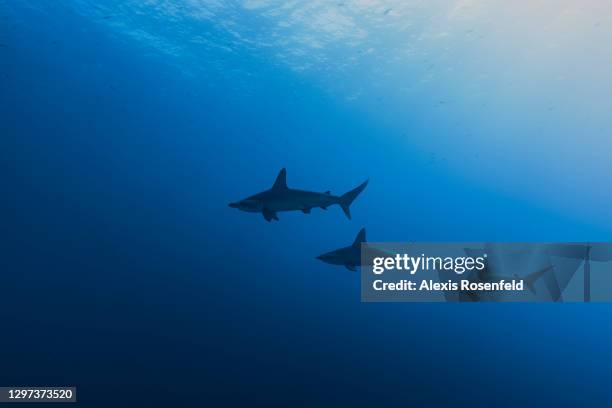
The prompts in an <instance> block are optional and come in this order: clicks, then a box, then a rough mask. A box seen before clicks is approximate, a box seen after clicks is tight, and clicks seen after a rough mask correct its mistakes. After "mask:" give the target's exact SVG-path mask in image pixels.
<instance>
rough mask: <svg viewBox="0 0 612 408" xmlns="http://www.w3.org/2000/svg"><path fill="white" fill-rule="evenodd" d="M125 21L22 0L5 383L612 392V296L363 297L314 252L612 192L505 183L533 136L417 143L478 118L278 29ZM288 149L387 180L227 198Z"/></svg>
mask: <svg viewBox="0 0 612 408" xmlns="http://www.w3.org/2000/svg"><path fill="white" fill-rule="evenodd" d="M103 3H104V2H100V4H103ZM128 11H129V10H128ZM128 11H126V10H125V9H124V10H123V13H127V12H128ZM117 18H118V17H116V14H112V18H109V19H108V20H111V21H112V20H113V19H115V21H116V19H117ZM245 18H246V17H245ZM126 21H128V22H132V23H133V24H134V25H135V26H136V27H141V25H139V24H141V23H142V22H141V21H138V20H137V17H133V19H132V20H130V19H126ZM149 23H150V24H158V26H159V27H160V28H159V32H164V29H163V27H165V25H164V23H163V21H161V20H160V21H158V20H153V22H149ZM254 24H255V23H254ZM109 27H112V26H110V25H104V24H100V22H99V21H94V20H92V19H90V18H88V17H87V16H86V15H85V14H84V13H83V2H70V1H62V2H59V1H58V2H53V3H46V2H38V4H37V2H23V3H22V2H13V1H6V0H4V1H0V43H2V44H3V45H5V46H3V47H1V48H0V86H1V89H2V91H1V92H0V136H1V141H2V146H1V149H0V164H1V168H2V172H1V174H2V176H1V180H2V186H3V194H2V200H1V202H2V204H1V205H2V208H3V211H2V214H3V215H4V216H3V217H2V230H3V231H4V239H2V245H1V248H2V249H1V250H0V254H1V256H0V266H1V271H2V281H1V283H0V317H1V318H2V319H1V321H2V322H3V324H4V327H3V330H2V335H1V337H0V385H7V386H8V385H75V386H77V387H78V398H79V400H80V403H79V405H82V406H88V407H89V406H92V407H94V406H100V407H109V406H131V407H134V406H229V405H234V404H236V405H239V406H249V405H261V406H274V405H284V406H321V405H336V406H337V405H340V404H346V405H349V406H372V405H383V404H388V405H397V406H436V405H443V404H444V405H454V406H484V407H491V406H521V405H523V404H534V405H539V406H549V405H550V406H583V405H589V406H606V405H609V404H610V402H611V398H610V396H609V392H608V390H607V384H608V380H607V378H608V376H607V374H608V371H609V368H610V364H611V363H612V348H611V347H610V345H609V343H610V341H611V340H612V332H611V330H610V328H609V326H610V325H609V324H608V320H609V318H610V317H611V315H612V310H611V309H610V307H609V306H608V305H606V304H589V305H585V304H571V305H557V304H529V305H518V304H517V305H515V304H498V305H491V304H469V305H464V304H459V305H458V304H364V303H360V300H359V280H358V275H357V274H355V273H350V272H349V271H347V270H345V269H343V268H337V267H333V266H331V265H326V264H323V263H320V262H318V261H317V260H315V259H314V257H315V256H316V255H318V254H320V253H322V252H324V251H327V250H330V249H334V248H337V247H340V246H344V245H348V244H349V243H350V242H351V241H352V239H353V237H354V235H355V234H356V233H357V231H358V230H359V228H361V227H362V226H365V227H367V229H368V236H369V238H370V239H371V240H374V241H410V240H444V241H452V240H478V241H482V240H500V241H512V240H521V241H530V240H558V241H562V240H572V241H579V240H585V241H597V240H608V241H609V240H610V233H611V232H612V229H611V227H610V225H609V224H608V223H606V222H604V220H609V217H607V216H606V214H608V213H607V212H606V211H604V210H601V208H603V207H605V204H606V202H598V203H596V205H595V204H594V206H595V207H596V208H597V209H598V210H597V216H595V215H594V216H593V217H590V215H589V214H590V212H589V205H588V204H589V203H583V204H582V205H581V206H579V207H573V206H570V205H568V206H565V207H564V206H563V205H561V206H555V205H552V204H550V203H551V202H552V201H551V202H549V201H546V200H539V199H533V200H531V199H529V195H528V194H525V191H527V190H521V188H520V187H517V186H520V185H521V183H517V184H512V183H506V184H502V183H500V184H496V183H492V182H490V179H491V178H494V175H492V172H493V171H495V170H497V171H499V172H500V177H502V176H501V174H508V173H512V172H513V171H517V172H521V171H523V170H520V168H521V160H520V155H517V156H515V157H512V158H510V157H509V158H507V159H506V160H507V162H504V161H503V162H500V163H499V166H494V168H491V167H487V166H490V163H488V162H486V163H487V164H485V165H482V164H479V163H478V157H484V158H485V160H486V156H487V155H488V154H490V151H489V150H486V149H484V150H480V149H479V148H478V146H476V147H471V148H469V149H467V150H470V151H475V153H474V154H473V155H470V156H469V159H467V158H466V159H461V158H457V157H455V156H453V148H447V147H440V149H441V150H442V151H443V152H442V153H439V152H436V151H435V149H433V150H432V149H430V148H427V149H426V148H424V147H423V146H422V145H418V143H416V142H415V144H414V145H411V143H412V142H411V140H412V139H411V138H416V139H418V138H419V137H425V136H419V137H417V136H414V132H415V131H416V129H421V130H422V131H423V132H425V133H426V135H427V136H428V137H431V138H435V137H437V135H439V137H440V140H441V142H440V146H445V144H444V142H443V141H444V140H446V139H445V137H446V136H444V135H446V134H447V133H445V131H446V132H451V130H452V129H453V128H454V127H456V124H455V122H454V121H451V119H449V122H448V123H445V122H444V121H443V120H440V121H436V122H435V123H434V122H432V123H429V124H426V123H425V121H424V120H423V111H425V110H427V109H426V108H423V107H421V108H420V109H419V110H411V109H406V110H405V111H404V112H403V113H402V114H401V115H396V114H395V113H394V112H397V111H401V105H397V104H396V105H392V102H389V101H387V100H385V99H384V94H383V97H382V99H380V100H378V99H377V98H378V97H377V96H375V95H374V94H375V91H372V95H371V98H370V99H368V101H366V102H364V103H363V104H361V105H359V106H358V107H355V106H354V105H351V104H349V103H346V101H345V100H344V99H342V98H338V97H337V96H336V94H334V92H328V90H327V89H326V87H325V86H323V85H321V84H322V82H317V78H316V75H315V74H309V73H305V74H299V73H296V72H295V71H294V70H290V69H287V68H286V67H285V66H283V65H280V64H277V63H273V62H272V56H271V53H266V52H262V53H249V52H246V51H245V52H235V53H232V54H231V56H229V57H228V56H227V55H226V54H224V53H223V52H222V51H214V49H213V50H207V51H206V52H204V53H200V54H197V53H195V52H194V53H193V54H191V55H188V56H184V55H183V56H182V57H181V58H177V57H176V56H170V55H169V54H168V53H163V52H159V51H158V50H157V51H156V50H151V49H150V48H147V46H144V45H142V43H139V42H138V41H133V40H131V39H129V37H122V36H121V35H118V34H117V32H116V31H113V30H111V28H109ZM149 28H150V27H149ZM166 30H170V28H167V29H166ZM202 30H203V31H204V32H205V33H214V32H215V31H214V29H213V28H211V27H210V26H206V24H205V23H203V24H202ZM166 34H167V35H168V36H171V34H168V33H166ZM207 35H209V34H207ZM215 35H216V37H215V36H212V34H210V36H212V37H211V38H212V41H221V42H222V40H223V38H222V37H220V36H221V34H215ZM193 47H196V46H195V45H193ZM196 48H197V47H196ZM354 80H355V81H357V79H354ZM363 92H365V93H366V94H367V93H368V91H367V89H366V90H365V91H363ZM419 92H423V93H426V90H423V89H421V90H420V91H419ZM490 98H491V99H495V95H493V96H490ZM412 103H413V104H414V105H415V106H416V105H418V101H412ZM391 105H392V106H391ZM431 109H433V108H431ZM368 112H369V113H371V114H372V115H368ZM506 113H507V112H506ZM378 114H380V116H381V117H382V116H385V115H388V116H389V117H391V118H394V119H393V121H392V123H390V122H389V121H388V120H383V119H381V118H380V117H379V120H375V119H374V118H375V117H377V116H376V115H378ZM436 115H441V117H442V118H443V117H444V114H441V113H436ZM478 115H482V120H483V121H485V120H486V121H491V120H494V119H491V118H490V117H489V116H488V114H486V113H484V112H480V113H476V114H475V116H476V118H474V121H475V122H477V121H478ZM485 117H486V118H485ZM500 120H501V119H500ZM402 124H405V129H406V130H402V126H403V125H402ZM425 133H422V135H425ZM532 137H534V138H536V137H537V134H536V133H535V132H534V134H533V135H532ZM504 143H507V142H504ZM419 146H420V147H419ZM451 146H454V145H453V144H451ZM460 146H462V147H460ZM536 148H539V147H536ZM456 149H457V150H456V151H457V152H458V155H464V153H465V151H466V148H465V146H463V144H461V143H459V144H458V145H457V148H456ZM501 155H502V156H503V154H501ZM462 161H464V162H465V163H466V164H465V166H466V167H469V168H470V169H472V173H469V174H468V173H462V172H461V171H458V170H457V169H458V168H461V166H455V165H453V164H452V163H461V162H462ZM510 161H512V163H515V164H514V165H512V166H511V165H510ZM445 163H451V164H445ZM574 163H575V162H568V163H566V165H567V166H570V167H571V166H576V168H578V167H579V166H578V164H574ZM479 166H482V172H483V179H486V180H487V181H486V182H485V181H482V182H480V181H479V178H478V177H474V176H473V174H477V173H478V167H479ZM281 167H286V168H287V170H288V183H289V185H290V186H292V187H298V188H306V189H312V190H316V191H325V190H328V189H331V191H332V193H337V194H340V193H344V192H346V191H348V190H349V189H351V188H353V187H354V186H356V185H357V184H358V183H360V182H361V181H362V180H364V179H366V178H369V179H370V184H369V186H368V188H367V189H366V190H365V192H364V193H363V194H362V196H360V197H359V198H358V199H357V200H356V202H355V203H354V205H353V207H352V213H353V220H352V221H348V220H347V219H346V218H345V217H344V215H343V214H342V212H341V211H340V209H339V208H337V207H332V208H330V209H329V210H328V211H327V212H323V211H320V210H313V213H312V214H310V215H304V214H302V213H281V214H280V215H279V216H280V221H279V222H275V223H266V222H265V221H264V220H263V218H262V217H261V215H256V214H246V213H241V212H238V211H236V210H234V209H231V208H228V207H227V204H228V203H229V202H230V201H235V200H236V199H239V198H243V197H245V196H247V195H249V194H252V193H255V192H258V191H260V190H263V189H266V188H268V187H269V186H271V184H272V182H273V181H274V178H275V176H276V174H277V172H278V170H279V169H280V168H281ZM551 171H552V170H551ZM485 173H486V174H485ZM470 174H471V175H470ZM534 179H535V180H536V181H537V179H540V180H541V181H542V184H545V183H546V182H547V179H546V176H545V173H541V174H538V173H534V174H531V175H530V177H529V179H528V181H526V182H525V184H526V185H530V186H531V185H536V184H537V183H536V181H534ZM573 182H575V183H576V185H573V184H572V183H573ZM578 184H579V183H578V181H577V180H574V181H570V182H569V184H568V183H565V186H566V191H563V192H559V201H558V202H561V203H562V202H563V199H562V198H563V197H564V196H568V197H573V194H572V193H571V191H573V190H572V189H573V188H574V187H575V188H576V189H588V187H584V186H583V185H582V184H580V185H578ZM593 189H595V187H593ZM594 194H595V193H594ZM597 194H599V193H597ZM553 201H554V200H553ZM555 202H557V201H555ZM607 204H609V202H607ZM607 208H609V206H608V207H607Z"/></svg>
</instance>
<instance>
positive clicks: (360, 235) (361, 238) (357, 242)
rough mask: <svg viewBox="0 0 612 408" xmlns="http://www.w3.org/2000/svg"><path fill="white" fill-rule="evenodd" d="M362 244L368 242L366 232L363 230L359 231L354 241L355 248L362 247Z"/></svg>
mask: <svg viewBox="0 0 612 408" xmlns="http://www.w3.org/2000/svg"><path fill="white" fill-rule="evenodd" d="M362 242H366V230H365V228H362V229H361V230H359V233H358V234H357V236H356V237H355V241H353V246H354V247H360V246H361V243H362Z"/></svg>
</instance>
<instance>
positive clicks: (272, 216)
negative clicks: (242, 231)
mask: <svg viewBox="0 0 612 408" xmlns="http://www.w3.org/2000/svg"><path fill="white" fill-rule="evenodd" d="M261 214H262V215H263V217H264V218H265V219H266V221H268V222H270V221H272V220H276V221H278V216H277V215H276V213H275V212H274V211H270V210H268V209H267V208H264V209H263V210H262V211H261Z"/></svg>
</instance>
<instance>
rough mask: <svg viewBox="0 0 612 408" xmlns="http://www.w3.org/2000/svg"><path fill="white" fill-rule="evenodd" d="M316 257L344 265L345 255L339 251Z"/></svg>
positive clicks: (333, 263)
mask: <svg viewBox="0 0 612 408" xmlns="http://www.w3.org/2000/svg"><path fill="white" fill-rule="evenodd" d="M316 259H318V260H319V261H323V262H325V263H328V264H332V265H344V257H343V256H342V255H341V254H340V253H339V252H338V251H332V252H327V253H324V254H322V255H319V256H317V257H316Z"/></svg>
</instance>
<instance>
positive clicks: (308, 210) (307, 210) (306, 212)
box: [302, 208, 311, 214]
mask: <svg viewBox="0 0 612 408" xmlns="http://www.w3.org/2000/svg"><path fill="white" fill-rule="evenodd" d="M310 210H311V208H302V212H303V213H304V214H310Z"/></svg>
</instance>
